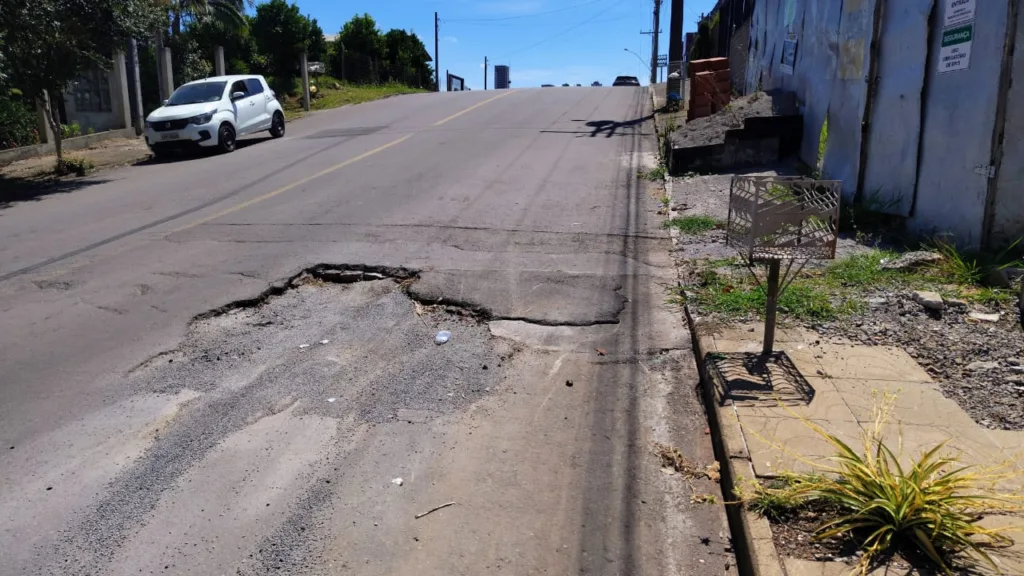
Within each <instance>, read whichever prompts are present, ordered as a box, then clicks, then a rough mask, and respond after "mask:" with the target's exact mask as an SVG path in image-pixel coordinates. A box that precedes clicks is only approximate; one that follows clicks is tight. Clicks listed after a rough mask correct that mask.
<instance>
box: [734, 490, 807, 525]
mask: <svg viewBox="0 0 1024 576" xmlns="http://www.w3.org/2000/svg"><path fill="white" fill-rule="evenodd" d="M753 486H754V494H753V495H752V496H749V497H746V498H744V500H745V502H746V503H747V508H749V509H750V511H751V512H754V513H755V514H760V515H761V516H764V517H765V518H768V519H769V520H771V521H772V522H781V521H783V520H785V519H786V518H788V517H789V516H790V515H791V514H792V513H793V512H794V511H795V510H796V509H797V508H799V507H800V506H801V504H803V502H802V501H801V499H800V498H799V497H797V495H795V494H794V493H793V490H792V489H791V488H790V487H789V485H788V484H787V483H785V482H782V481H774V482H771V483H769V484H767V485H765V484H761V483H759V482H757V483H754V484H753Z"/></svg>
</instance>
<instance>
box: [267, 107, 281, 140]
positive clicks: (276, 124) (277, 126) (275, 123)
mask: <svg viewBox="0 0 1024 576" xmlns="http://www.w3.org/2000/svg"><path fill="white" fill-rule="evenodd" d="M270 135H271V136H273V137H274V138H280V137H282V136H284V114H281V113H280V112H274V119H273V120H271V121H270Z"/></svg>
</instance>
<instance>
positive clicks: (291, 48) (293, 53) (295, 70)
mask: <svg viewBox="0 0 1024 576" xmlns="http://www.w3.org/2000/svg"><path fill="white" fill-rule="evenodd" d="M312 26H313V23H312V22H311V21H310V20H309V18H307V17H305V16H303V15H302V13H301V12H299V7H298V6H297V5H295V4H289V3H288V2H287V0H268V1H267V2H263V3H261V4H259V5H258V6H257V7H256V15H255V16H254V17H253V18H252V21H251V22H250V23H249V29H250V34H251V35H252V38H253V40H254V42H255V44H256V48H257V49H258V50H259V52H260V53H261V54H262V55H263V56H265V57H266V59H267V66H268V72H269V74H270V75H271V76H273V77H274V80H275V84H274V85H273V88H274V90H275V91H278V92H287V88H288V87H289V86H290V83H291V81H292V79H293V78H295V77H296V76H297V75H298V74H299V73H300V70H299V62H300V59H301V56H302V53H303V52H304V51H305V50H306V48H307V45H308V43H309V39H310V33H311V30H312Z"/></svg>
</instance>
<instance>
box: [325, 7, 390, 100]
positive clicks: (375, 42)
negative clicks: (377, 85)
mask: <svg viewBox="0 0 1024 576" xmlns="http://www.w3.org/2000/svg"><path fill="white" fill-rule="evenodd" d="M334 54H335V60H334V61H332V62H331V69H332V71H333V72H334V74H335V75H337V76H341V77H342V78H343V79H345V80H350V81H352V82H357V83H358V82H376V81H377V80H378V79H379V76H378V70H377V67H378V65H379V64H380V62H381V61H382V60H383V59H384V38H383V37H382V36H381V33H380V30H378V29H377V23H376V22H375V21H374V19H373V17H371V16H370V15H369V14H363V15H362V16H359V15H356V16H353V17H352V19H351V20H349V21H348V22H346V23H345V24H344V25H343V26H342V27H341V31H340V32H339V33H338V39H337V40H335V47H334Z"/></svg>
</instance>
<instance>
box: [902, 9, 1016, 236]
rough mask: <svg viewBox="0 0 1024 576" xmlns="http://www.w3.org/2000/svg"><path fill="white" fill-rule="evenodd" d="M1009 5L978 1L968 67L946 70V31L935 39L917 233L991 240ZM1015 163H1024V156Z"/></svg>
mask: <svg viewBox="0 0 1024 576" xmlns="http://www.w3.org/2000/svg"><path fill="white" fill-rule="evenodd" d="M1015 1H1016V0H1015ZM1007 6H1008V3H1007V0H989V1H988V2H978V3H977V10H976V13H975V32H974V41H973V46H972V51H971V61H970V69H968V70H963V71H956V72H947V73H944V74H940V73H938V66H939V48H940V43H941V41H942V34H941V33H933V34H932V39H931V50H930V54H929V58H928V68H927V74H928V78H927V79H926V82H925V98H924V107H925V109H924V124H923V125H922V129H921V161H920V165H919V169H918V182H917V194H916V199H915V202H914V207H913V209H912V212H911V216H910V219H909V221H908V225H909V226H910V228H911V230H914V231H917V232H920V233H922V234H931V233H937V232H949V233H952V234H953V235H954V236H955V237H956V239H957V241H958V242H959V243H961V244H963V245H965V246H979V245H981V244H982V243H983V242H984V240H985V239H984V235H983V223H984V217H985V204H986V201H987V196H988V190H989V181H988V176H987V174H986V171H987V168H988V166H989V165H990V163H991V162H992V136H993V132H994V130H995V121H996V107H997V102H998V100H999V73H1000V70H1001V69H1002V64H1003V49H1004V47H1005V43H1006V32H1007V24H1006V19H1007ZM936 8H937V9H936V10H934V11H933V15H932V21H931V29H932V30H933V31H936V30H940V29H941V28H942V24H943V21H944V12H945V3H943V2H939V3H938V4H937V6H936ZM1022 80H1024V77H1022ZM1008 160H1009V159H1008ZM1010 161H1013V162H1016V163H1018V164H1019V163H1020V162H1024V158H1021V157H1018V158H1017V159H1015V160H1010Z"/></svg>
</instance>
